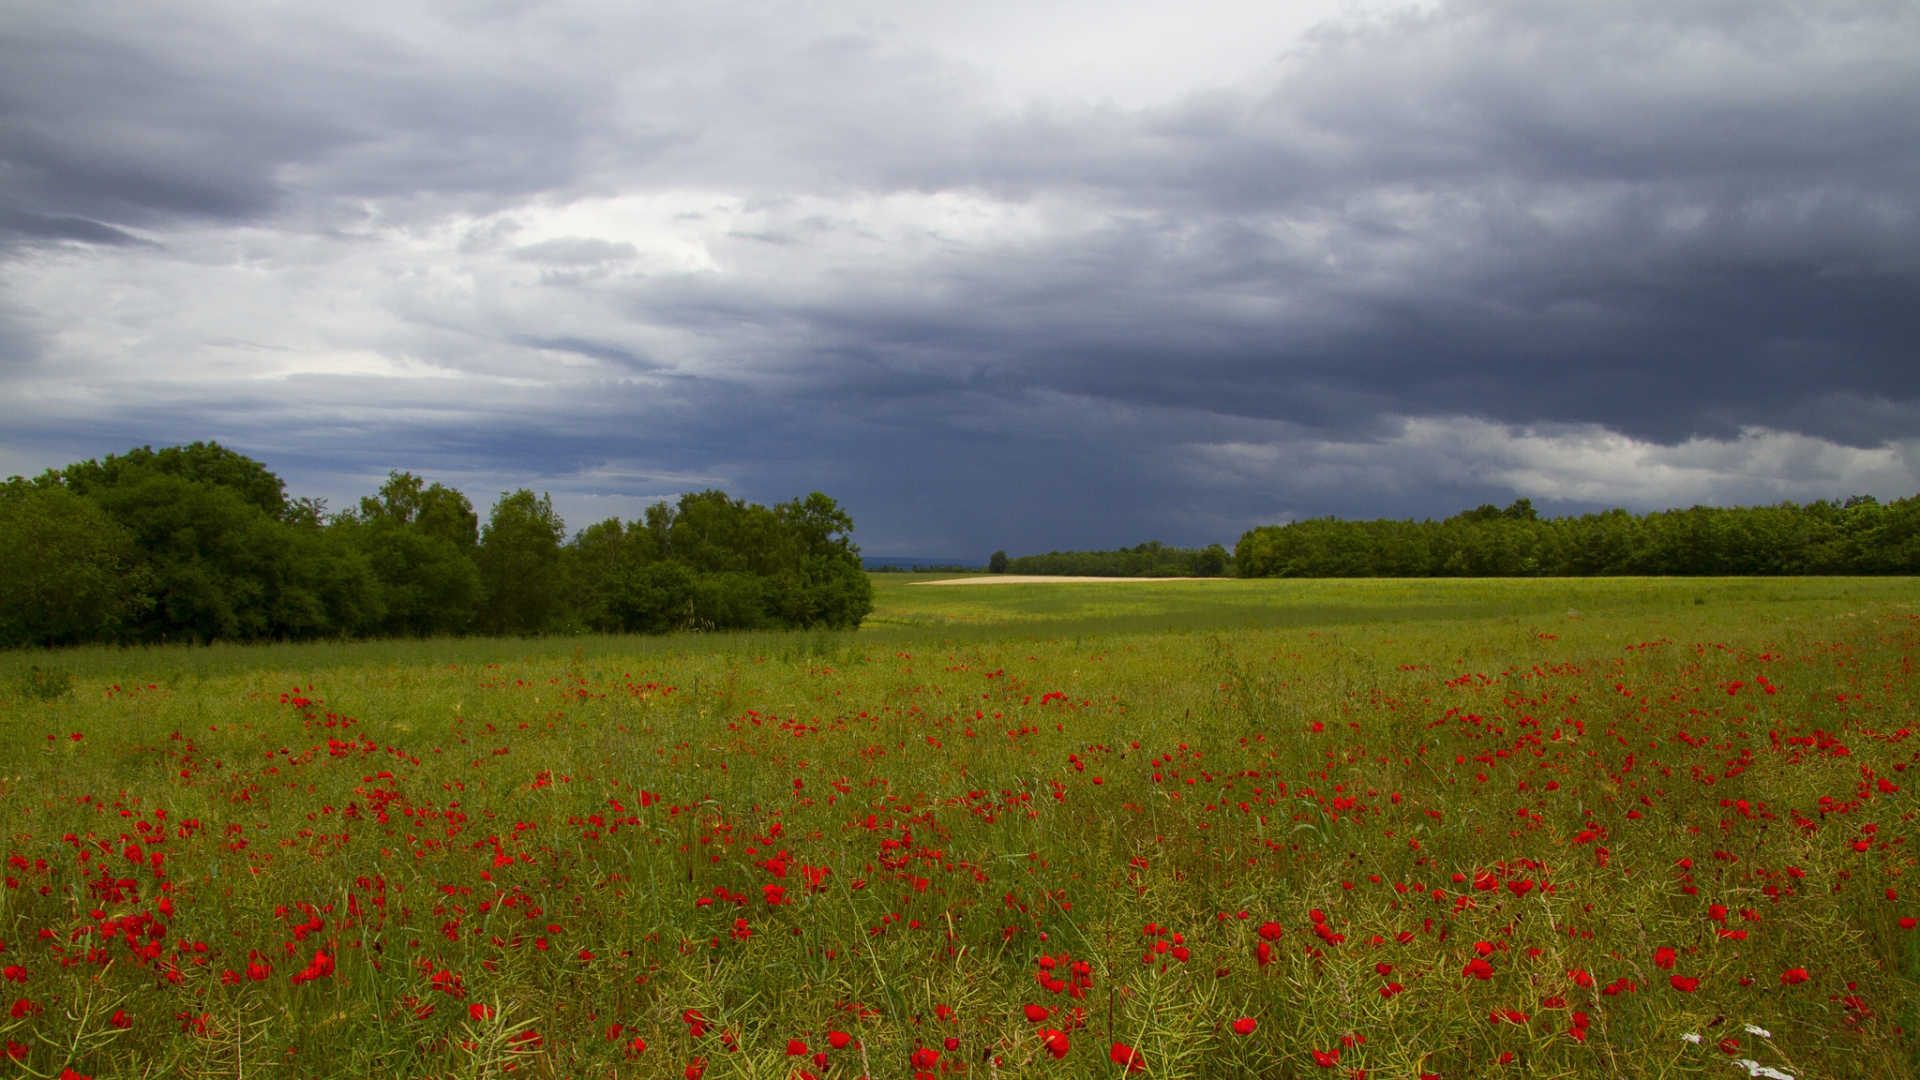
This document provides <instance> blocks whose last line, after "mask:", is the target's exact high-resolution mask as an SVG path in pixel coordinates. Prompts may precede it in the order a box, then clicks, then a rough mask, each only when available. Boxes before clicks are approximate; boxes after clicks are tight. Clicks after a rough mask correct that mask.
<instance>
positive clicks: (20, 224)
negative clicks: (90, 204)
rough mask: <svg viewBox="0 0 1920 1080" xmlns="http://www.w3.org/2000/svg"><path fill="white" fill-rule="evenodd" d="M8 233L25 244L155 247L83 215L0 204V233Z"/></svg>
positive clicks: (150, 242)
mask: <svg viewBox="0 0 1920 1080" xmlns="http://www.w3.org/2000/svg"><path fill="white" fill-rule="evenodd" d="M9 233H10V234H12V235H14V236H16V237H19V238H21V239H22V240H24V241H25V242H28V243H36V242H45V241H60V240H71V241H74V242H77V243H82V244H104V245H107V246H110V247H141V246H146V247H152V246H155V245H154V243H153V241H151V240H144V239H141V238H140V237H138V236H135V235H133V234H132V233H129V232H126V231H125V230H122V229H116V228H114V227H113V226H111V225H105V224H102V223H100V222H98V221H91V220H89V219H87V218H83V217H65V216H60V215H51V214H34V213H29V212H27V211H24V210H9V209H6V208H4V207H0V235H5V234H9Z"/></svg>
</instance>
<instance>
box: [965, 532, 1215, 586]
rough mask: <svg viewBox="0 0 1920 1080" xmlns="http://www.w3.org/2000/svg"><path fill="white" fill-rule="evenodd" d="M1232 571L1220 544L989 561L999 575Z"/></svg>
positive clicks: (1151, 545)
mask: <svg viewBox="0 0 1920 1080" xmlns="http://www.w3.org/2000/svg"><path fill="white" fill-rule="evenodd" d="M1232 568H1233V559H1232V557H1231V556H1230V555H1228V554H1227V549H1226V548H1224V547H1222V546H1220V545H1219V544H1209V545H1207V546H1206V547H1204V548H1182V547H1170V546H1168V545H1166V544H1162V543H1161V542H1160V541H1158V540H1149V541H1147V542H1146V543H1144V544H1138V545H1135V546H1134V547H1130V548H1116V549H1114V550H1112V551H1049V552H1047V553H1046V554H1045V555H1016V556H1013V557H1011V558H1009V557H1008V555H1007V553H1006V552H1004V551H996V552H994V553H993V556H992V557H991V558H989V559H988V560H987V569H988V570H989V571H991V572H993V573H996V574H1047V575H1078V576H1083V577H1220V576H1221V575H1223V574H1226V573H1228V572H1229V571H1231V570H1232Z"/></svg>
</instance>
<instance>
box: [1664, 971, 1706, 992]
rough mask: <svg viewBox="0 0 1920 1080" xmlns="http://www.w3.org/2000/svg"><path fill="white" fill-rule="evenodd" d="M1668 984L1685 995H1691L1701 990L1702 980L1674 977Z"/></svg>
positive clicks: (1680, 976)
mask: <svg viewBox="0 0 1920 1080" xmlns="http://www.w3.org/2000/svg"><path fill="white" fill-rule="evenodd" d="M1667 982H1668V983H1669V984H1671V985H1672V986H1673V988H1674V989H1675V990H1678V991H1680V992H1681V993H1683V994H1691V993H1693V992H1694V991H1695V990H1698V989H1700V980H1699V979H1696V978H1693V977H1692V976H1689V975H1674V976H1672V977H1670V978H1668V979H1667Z"/></svg>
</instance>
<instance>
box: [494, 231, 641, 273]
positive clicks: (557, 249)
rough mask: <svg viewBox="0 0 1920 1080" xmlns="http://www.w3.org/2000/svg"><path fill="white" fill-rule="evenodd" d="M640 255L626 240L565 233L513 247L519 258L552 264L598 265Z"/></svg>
mask: <svg viewBox="0 0 1920 1080" xmlns="http://www.w3.org/2000/svg"><path fill="white" fill-rule="evenodd" d="M639 254H640V250H639V249H638V248H636V247H634V246H633V245H632V244H629V243H627V242H625V241H620V242H617V243H616V242H614V241H611V240H599V239H596V238H594V237H590V236H562V237H557V238H555V239H552V240H542V241H541V242H539V243H537V244H524V245H522V246H520V247H517V248H514V249H513V257H514V258H516V259H520V260H522V261H525V262H533V263H545V264H548V265H552V266H595V265H598V264H600V263H607V262H618V261H620V260H623V259H631V258H634V257H635V256H637V255H639Z"/></svg>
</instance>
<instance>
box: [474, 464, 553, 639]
mask: <svg viewBox="0 0 1920 1080" xmlns="http://www.w3.org/2000/svg"><path fill="white" fill-rule="evenodd" d="M566 531H567V525H566V522H564V521H562V520H561V518H560V515H559V514H557V513H555V512H554V509H553V499H552V498H551V497H549V496H547V495H545V494H541V495H538V496H536V495H534V493H533V492H531V491H528V490H527V489H526V488H521V489H520V490H518V491H513V492H503V493H502V494H501V496H500V501H499V502H496V503H494V504H493V512H492V514H491V516H489V518H488V519H487V524H486V527H485V528H484V529H482V530H481V533H480V547H479V551H478V553H477V556H476V561H477V563H478V565H479V568H480V581H481V585H482V587H483V588H484V591H485V593H486V603H485V606H484V608H483V609H482V615H481V625H482V626H483V627H484V628H485V629H486V630H487V632H488V633H494V634H534V633H540V632H541V631H544V630H546V629H548V627H549V624H550V623H551V621H552V620H553V618H554V616H556V615H557V614H559V613H560V610H561V608H560V601H561V585H562V582H561V578H560V545H561V542H562V541H563V540H565V539H566Z"/></svg>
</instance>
